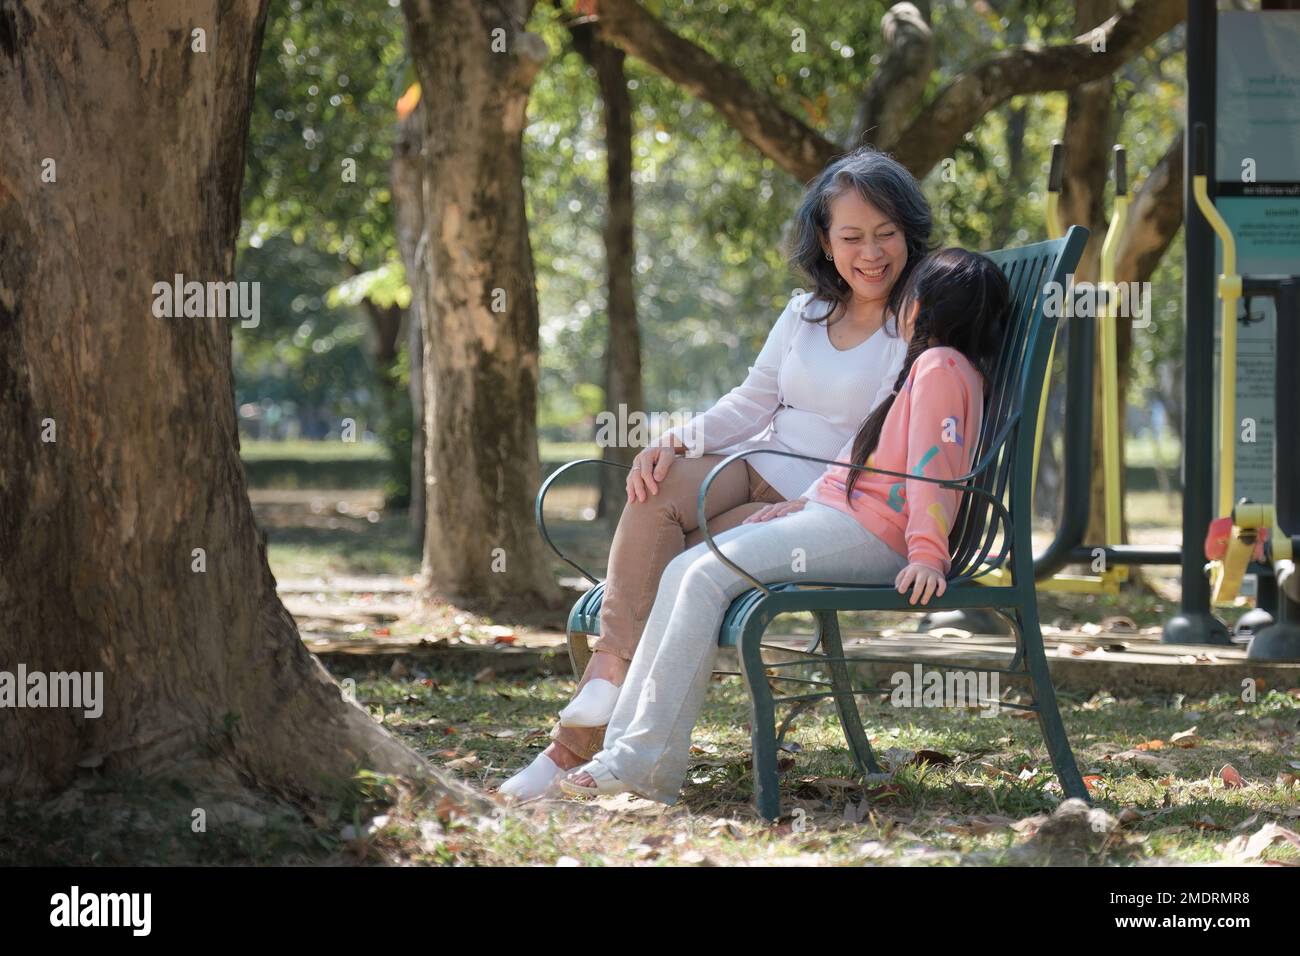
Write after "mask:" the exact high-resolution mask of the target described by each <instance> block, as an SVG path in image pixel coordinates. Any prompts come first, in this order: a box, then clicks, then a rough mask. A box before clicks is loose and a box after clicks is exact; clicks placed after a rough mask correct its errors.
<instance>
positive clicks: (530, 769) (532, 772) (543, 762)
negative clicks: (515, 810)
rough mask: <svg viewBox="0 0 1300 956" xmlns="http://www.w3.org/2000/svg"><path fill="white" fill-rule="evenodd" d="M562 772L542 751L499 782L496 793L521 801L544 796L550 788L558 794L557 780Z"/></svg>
mask: <svg viewBox="0 0 1300 956" xmlns="http://www.w3.org/2000/svg"><path fill="white" fill-rule="evenodd" d="M563 774H564V771H563V770H561V769H560V768H559V767H558V766H556V764H555V761H553V760H552V759H551V758H550V757H548V756H546V754H544V753H542V754H538V755H537V759H536V760H534V761H533V762H532V763H530V764H529V765H528V766H527V767H525V768H524V769H523V770H520V771H519V772H518V773H517V774H515V775H514V776H513V777H511V778H510V779H509V780H507V781H506V782H505V783H503V784H501V786H500V788H498V790H497V793H499V794H501V795H502V796H503V797H513V798H514V799H516V800H521V801H522V800H536V799H538V798H539V797H544V796H546V795H547V794H548V793H550V792H551V791H552V789H554V790H555V791H556V792H557V794H558V790H559V780H560V777H561V776H562V775H563Z"/></svg>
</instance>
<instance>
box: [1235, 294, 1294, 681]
mask: <svg viewBox="0 0 1300 956" xmlns="http://www.w3.org/2000/svg"><path fill="white" fill-rule="evenodd" d="M1272 284H1273V285H1274V288H1275V290H1276V292H1275V295H1274V301H1275V302H1276V303H1277V330H1276V342H1277V349H1276V351H1275V352H1274V361H1275V362H1276V363H1277V364H1276V368H1277V371H1276V373H1275V386H1274V389H1273V409H1274V410H1273V497H1274V503H1273V507H1274V509H1275V520H1276V522H1277V525H1278V527H1279V528H1281V529H1282V533H1283V534H1286V535H1288V536H1289V535H1295V534H1300V488H1298V487H1297V485H1298V484H1300V403H1297V402H1296V400H1295V394H1294V392H1292V391H1291V389H1290V388H1288V387H1284V386H1283V384H1282V383H1283V382H1290V381H1291V378H1290V375H1291V374H1293V370H1294V369H1295V368H1296V367H1297V363H1298V362H1300V276H1287V277H1285V278H1279V279H1277V280H1275V282H1274V283H1272ZM1292 563H1293V564H1294V561H1293V562H1292ZM1298 584H1300V578H1297V577H1296V575H1295V573H1294V571H1292V573H1290V575H1289V576H1286V577H1285V578H1283V577H1282V576H1279V585H1280V586H1279V587H1278V589H1277V590H1278V595H1277V615H1276V619H1275V620H1274V621H1273V623H1272V624H1269V625H1267V626H1265V627H1262V628H1260V629H1259V631H1257V632H1256V633H1255V636H1254V637H1252V638H1251V640H1250V646H1249V647H1248V648H1247V650H1246V656H1247V657H1248V658H1249V659H1251V660H1256V661H1300V587H1297V585H1298Z"/></svg>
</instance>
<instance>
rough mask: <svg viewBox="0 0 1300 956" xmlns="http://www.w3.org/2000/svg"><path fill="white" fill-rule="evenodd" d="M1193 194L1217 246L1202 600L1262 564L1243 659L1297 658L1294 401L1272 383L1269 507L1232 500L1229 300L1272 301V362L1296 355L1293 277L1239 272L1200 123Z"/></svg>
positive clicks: (1232, 306) (1299, 472)
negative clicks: (1256, 619)
mask: <svg viewBox="0 0 1300 956" xmlns="http://www.w3.org/2000/svg"><path fill="white" fill-rule="evenodd" d="M1193 155H1194V168H1193V172H1194V174H1195V175H1194V176H1193V193H1194V195H1195V197H1196V204H1197V207H1198V209H1199V210H1200V212H1201V214H1202V215H1203V216H1204V217H1205V220H1206V222H1208V223H1209V225H1210V227H1211V228H1212V229H1213V230H1214V232H1215V233H1216V234H1217V235H1218V237H1219V241H1220V242H1221V243H1222V244H1223V272H1222V273H1221V274H1220V275H1219V278H1218V295H1219V299H1220V301H1221V303H1222V312H1221V315H1222V327H1221V328H1222V336H1221V341H1222V350H1221V353H1220V354H1221V356H1222V357H1221V362H1220V364H1221V370H1220V376H1219V498H1218V505H1219V506H1218V511H1219V517H1218V518H1216V519H1214V521H1212V522H1211V523H1210V528H1209V532H1208V534H1207V535H1206V539H1205V557H1206V558H1207V559H1208V560H1209V562H1210V563H1209V565H1208V566H1207V570H1208V572H1209V578H1210V598H1211V600H1212V601H1213V603H1215V604H1231V603H1232V601H1233V599H1234V598H1236V596H1237V592H1238V590H1239V589H1240V587H1241V581H1242V578H1243V577H1244V575H1245V574H1246V571H1247V570H1248V569H1249V567H1250V566H1251V564H1252V561H1253V562H1258V563H1259V564H1261V565H1262V567H1260V569H1259V576H1260V581H1261V582H1263V581H1264V580H1266V578H1267V575H1268V574H1269V573H1270V572H1271V573H1272V575H1273V581H1274V587H1275V588H1276V594H1275V595H1273V596H1274V598H1275V599H1276V608H1277V614H1276V617H1275V618H1274V619H1273V620H1272V621H1270V622H1268V623H1266V624H1264V626H1262V627H1260V628H1259V630H1257V631H1256V632H1255V634H1254V636H1253V637H1252V638H1251V642H1250V647H1249V649H1248V651H1247V657H1249V658H1250V659H1252V660H1300V579H1298V578H1297V577H1296V574H1295V563H1294V555H1295V554H1296V553H1297V551H1298V550H1300V535H1295V536H1293V535H1291V534H1290V533H1289V529H1296V530H1300V487H1298V486H1300V448H1297V445H1296V441H1295V439H1296V438H1297V437H1300V406H1298V405H1297V402H1296V401H1295V398H1294V396H1292V395H1287V394H1285V393H1284V390H1283V389H1281V388H1274V390H1273V402H1274V426H1275V435H1274V442H1273V489H1274V496H1275V499H1276V502H1275V505H1273V504H1268V503H1259V502H1252V501H1251V500H1250V499H1248V498H1241V499H1240V500H1239V501H1236V502H1235V503H1234V501H1233V495H1234V490H1233V489H1234V479H1235V474H1236V472H1235V463H1236V435H1237V415H1236V388H1237V379H1236V371H1237V322H1238V318H1237V303H1238V300H1239V299H1241V298H1242V297H1243V296H1244V297H1245V298H1246V300H1247V302H1248V303H1249V301H1250V299H1251V298H1252V297H1255V296H1268V297H1270V298H1272V299H1273V300H1274V302H1275V303H1276V307H1277V326H1276V333H1275V334H1276V349H1275V352H1274V355H1275V356H1276V361H1277V367H1278V368H1284V367H1287V365H1289V364H1290V362H1291V361H1294V360H1295V359H1296V358H1300V276H1296V275H1279V276H1243V275H1239V274H1238V273H1237V245H1236V240H1235V238H1234V236H1233V234H1232V230H1231V229H1230V228H1229V227H1228V224H1227V223H1226V222H1225V221H1224V219H1223V217H1222V216H1221V215H1220V214H1219V211H1218V210H1217V209H1216V208H1215V206H1214V203H1213V202H1212V201H1211V199H1210V196H1209V172H1210V168H1211V163H1210V150H1209V133H1208V131H1207V129H1206V125H1205V124H1204V123H1197V124H1196V125H1195V127H1194V131H1193Z"/></svg>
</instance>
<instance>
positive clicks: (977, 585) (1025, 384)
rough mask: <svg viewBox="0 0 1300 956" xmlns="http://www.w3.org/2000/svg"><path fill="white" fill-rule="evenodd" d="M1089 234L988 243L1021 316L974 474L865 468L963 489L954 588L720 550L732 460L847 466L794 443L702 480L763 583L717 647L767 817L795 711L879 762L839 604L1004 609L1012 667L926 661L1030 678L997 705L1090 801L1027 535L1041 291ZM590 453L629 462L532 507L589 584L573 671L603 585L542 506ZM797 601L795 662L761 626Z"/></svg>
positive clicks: (994, 390)
mask: <svg viewBox="0 0 1300 956" xmlns="http://www.w3.org/2000/svg"><path fill="white" fill-rule="evenodd" d="M1087 239H1088V230H1086V229H1084V228H1083V227H1081V226H1073V227H1071V228H1070V230H1069V232H1067V233H1066V235H1065V236H1064V237H1063V238H1061V239H1056V240H1052V241H1049V242H1040V243H1035V244H1034V245H1029V246H1022V247H1020V248H1016V249H1003V250H999V251H997V252H993V253H989V255H990V257H991V258H992V259H993V260H994V261H995V262H997V263H998V265H999V266H1000V267H1001V268H1002V271H1003V272H1004V273H1005V274H1006V276H1007V278H1008V279H1009V280H1010V282H1011V290H1012V295H1013V302H1014V310H1013V324H1012V328H1011V332H1010V334H1009V335H1008V336H1007V339H1006V343H1005V345H1004V348H1003V351H1002V354H1001V355H1000V356H999V358H998V363H997V368H996V373H995V375H994V380H993V383H992V387H991V388H990V390H989V393H988V400H987V404H986V412H985V416H984V421H983V425H982V427H981V430H980V437H979V442H978V446H977V448H976V449H975V456H974V458H973V461H974V465H973V467H972V469H971V471H970V473H969V474H968V475H965V476H963V477H962V478H960V479H956V480H954V481H942V480H939V479H934V478H925V477H919V476H916V475H905V474H901V473H897V472H889V471H883V470H881V469H867V470H870V471H876V472H878V473H880V474H887V475H895V476H897V477H899V478H905V479H908V480H912V481H917V480H920V481H933V482H935V483H937V484H941V485H943V486H945V487H951V488H957V489H960V490H962V491H964V492H965V494H963V495H962V503H961V506H960V509H959V511H958V513H957V517H956V520H955V521H954V523H953V530H952V534H951V536H950V542H951V543H952V546H953V551H952V554H953V559H952V567H951V569H950V571H949V574H948V587H947V590H946V591H945V592H944V594H943V595H942V596H941V597H932V598H931V599H930V602H929V603H928V604H926V605H925V606H924V607H923V608H922V607H921V606H920V605H917V606H913V605H910V604H909V603H908V598H907V595H903V594H899V593H898V591H897V590H895V589H894V587H893V586H892V585H887V586H880V587H864V586H862V585H858V584H837V583H835V582H819V581H806V580H801V581H790V582H786V583H771V584H764V583H762V582H760V581H758V580H757V579H755V578H754V577H753V576H751V575H750V574H749V573H748V572H747V571H745V570H744V569H743V568H741V567H739V566H737V565H736V564H734V563H733V562H732V561H730V560H729V559H728V558H727V557H726V556H725V555H723V554H722V553H721V551H719V550H718V547H717V544H716V543H715V542H714V540H713V537H712V536H711V535H710V534H709V532H708V523H707V520H706V517H705V514H704V500H705V495H706V494H707V492H708V488H709V486H710V485H711V484H712V482H713V480H714V479H715V478H716V477H717V476H718V474H719V473H720V472H721V471H722V469H723V468H725V467H726V466H727V465H729V464H730V463H731V462H733V461H737V460H739V459H741V458H746V457H749V456H752V455H755V454H767V455H773V454H775V455H783V456H785V457H791V458H803V459H805V460H807V461H814V462H819V463H821V464H826V465H831V464H843V463H840V462H833V461H830V460H827V459H819V458H810V457H808V456H803V455H794V454H792V453H789V452H778V451H766V450H758V451H749V452H738V453H736V454H734V455H731V456H729V457H728V458H726V459H725V460H724V461H722V462H719V463H718V465H717V466H716V467H714V468H713V470H712V471H711V472H710V473H709V475H708V477H707V478H706V479H705V481H704V483H703V485H702V486H701V487H700V494H699V500H698V508H699V526H700V530H701V531H702V532H703V535H704V540H705V541H706V542H707V543H708V546H709V548H710V549H711V550H712V551H713V553H714V554H716V555H717V556H718V558H719V559H720V560H721V561H723V562H724V563H725V564H727V565H728V566H729V567H730V568H732V570H734V571H736V573H738V574H740V575H741V576H743V577H745V578H747V579H748V580H749V581H750V582H751V583H752V584H753V585H754V587H753V588H752V589H751V590H749V591H746V592H745V593H743V594H741V595H740V596H739V597H737V598H736V599H735V600H734V601H733V602H732V603H731V606H730V608H729V609H728V610H727V613H726V615H725V617H724V619H723V623H722V628H721V631H720V633H719V634H718V644H719V645H720V646H731V647H735V648H736V649H737V653H738V656H739V659H740V668H741V676H742V677H743V678H744V680H745V683H746V685H747V686H748V690H749V699H750V709H751V733H752V739H753V767H754V778H755V805H756V808H757V810H758V812H759V813H760V814H761V815H762V816H763V817H764V818H766V819H768V820H775V819H777V818H778V817H779V816H780V812H781V798H780V790H779V777H778V773H777V751H778V748H779V747H780V745H781V741H782V740H783V738H784V734H785V731H786V729H787V728H788V727H789V725H790V721H791V719H792V718H793V717H794V714H795V713H797V712H798V711H799V710H802V709H803V708H805V707H807V706H809V705H810V704H812V703H815V702H816V701H820V700H824V699H826V698H834V700H835V704H836V707H837V709H838V712H839V718H840V723H841V725H842V726H843V728H844V736H845V739H846V740H847V742H848V745H849V749H850V751H851V752H852V754H853V759H854V762H855V764H856V765H857V767H858V770H859V771H860V772H862V773H864V774H866V773H879V772H880V767H879V765H878V764H877V762H876V758H875V754H874V753H873V752H872V750H871V744H870V742H869V741H868V739H867V734H866V732H865V730H864V729H863V727H862V721H861V718H860V717H859V714H858V708H857V703H856V699H855V698H856V696H857V695H859V694H866V693H876V692H877V690H876V689H875V688H871V689H867V690H857V689H855V688H854V686H853V684H852V681H851V679H850V673H849V667H848V665H849V664H850V663H852V662H854V661H859V660H868V659H870V658H869V657H867V656H865V655H860V656H857V657H854V658H848V657H846V656H845V654H844V648H843V645H842V642H841V639H840V631H839V619H838V614H839V612H841V611H921V610H924V611H925V612H930V611H935V610H943V609H951V608H985V609H988V610H990V611H992V612H993V613H995V614H997V615H998V616H1000V617H1002V618H1003V619H1005V620H1007V622H1008V623H1009V624H1011V626H1012V630H1013V632H1014V633H1015V635H1016V649H1015V653H1014V654H1013V656H1012V659H1011V662H1010V664H1009V665H1008V666H1007V667H1005V668H994V667H974V666H970V665H968V664H964V663H963V664H951V663H950V664H943V663H936V662H932V661H928V660H927V661H925V662H924V663H926V664H927V665H929V666H931V667H940V668H942V667H947V668H954V669H960V670H963V671H973V672H984V673H989V674H998V675H1004V676H1007V677H1011V678H1016V679H1020V678H1024V679H1027V680H1028V682H1029V684H1030V687H1031V689H1032V696H1033V702H1032V703H1029V704H1017V703H1012V702H1009V701H1002V700H999V701H997V704H998V705H999V706H1002V707H1008V708H1013V709H1020V710H1025V711H1030V712H1033V713H1036V714H1037V715H1038V724H1039V728H1040V729H1041V731H1042V734H1043V739H1044V741H1045V742H1046V744H1047V750H1048V753H1049V754H1050V755H1051V758H1052V766H1053V768H1054V769H1055V771H1056V775H1057V779H1058V781H1059V782H1060V785H1061V789H1062V791H1063V792H1064V793H1065V795H1066V796H1069V797H1079V798H1081V799H1083V800H1085V801H1087V802H1089V803H1091V800H1090V798H1089V796H1088V791H1087V788H1086V787H1085V785H1084V782H1083V778H1082V777H1081V776H1080V774H1079V769H1078V766H1077V765H1076V764H1075V760H1074V753H1073V752H1072V751H1071V749H1070V742H1069V740H1068V738H1067V737H1066V733H1065V726H1064V724H1063V723H1062V721H1061V714H1060V710H1059V709H1058V707H1057V703H1056V692H1055V690H1054V689H1053V687H1052V681H1051V676H1050V674H1049V673H1048V668H1047V659H1046V655H1045V653H1044V650H1043V636H1042V631H1041V630H1040V628H1039V622H1038V597H1037V594H1036V592H1035V590H1034V553H1033V546H1032V543H1031V540H1030V505H1031V501H1032V495H1031V490H1032V489H1031V481H1032V477H1031V476H1032V470H1033V458H1034V437H1035V436H1034V432H1035V428H1034V425H1035V421H1036V419H1037V413H1038V403H1039V401H1040V398H1041V395H1042V387H1043V378H1044V376H1045V375H1046V373H1047V362H1048V352H1049V349H1050V347H1051V344H1052V339H1053V336H1054V335H1055V332H1056V322H1057V317H1056V316H1055V315H1048V314H1047V310H1046V308H1045V297H1044V289H1045V287H1046V286H1047V284H1048V283H1052V282H1055V283H1059V287H1060V288H1061V289H1064V288H1065V287H1066V277H1067V276H1068V275H1069V274H1070V273H1071V272H1073V270H1074V268H1075V266H1076V265H1077V263H1078V261H1079V257H1080V256H1081V255H1082V254H1083V247H1084V245H1085V244H1086V242H1087ZM1022 426H1023V427H1022ZM585 464H599V465H614V466H615V467H622V468H624V469H626V466H622V465H617V464H615V463H612V462H606V461H603V460H601V459H584V460H582V461H576V462H570V463H569V464H567V465H564V466H563V467H561V468H559V469H557V470H556V471H555V472H554V473H553V474H551V476H550V477H549V478H547V480H546V482H545V483H544V484H543V485H542V487H541V488H540V489H539V491H538V493H537V504H536V516H537V526H538V530H539V531H540V532H541V534H542V537H543V539H545V541H546V543H547V544H548V545H550V547H551V549H552V550H553V551H555V553H556V554H557V555H559V556H560V558H561V559H563V560H564V561H565V562H567V563H568V564H569V565H570V566H571V567H573V568H574V569H576V570H577V571H578V573H580V574H581V575H582V576H583V577H585V578H587V579H588V580H589V581H591V582H592V585H593V587H592V588H591V590H589V591H587V592H585V593H584V594H583V595H582V596H581V597H580V598H579V599H578V601H577V603H576V604H575V605H574V606H573V610H572V611H571V612H570V613H569V620H568V636H569V655H570V659H571V660H572V662H573V668H574V672H575V673H577V674H581V673H582V671H583V670H584V669H585V668H586V665H587V660H588V659H589V658H590V655H591V651H590V645H589V644H588V640H587V639H588V636H594V635H599V633H600V605H601V601H602V598H603V596H604V590H605V588H604V583H603V582H601V581H599V580H598V579H597V578H596V577H594V576H593V575H591V574H590V573H588V571H587V570H586V569H585V568H582V567H581V566H579V565H578V564H577V563H576V562H574V561H572V560H570V559H569V558H568V557H567V556H565V555H564V554H563V553H562V552H561V551H560V549H559V548H557V547H556V546H555V543H554V542H553V541H552V540H551V537H550V534H549V533H548V532H547V529H546V523H545V520H544V516H543V505H544V502H545V498H546V493H547V491H548V490H549V489H550V487H551V486H552V485H553V484H554V482H555V481H556V480H557V479H558V478H559V477H560V476H561V475H562V474H563V473H565V472H567V471H568V470H569V469H571V468H575V467H578V466H580V465H585ZM995 549H996V550H995ZM1002 567H1006V568H1007V569H1009V571H1010V581H1011V583H1010V584H986V583H983V582H981V581H980V578H982V577H985V576H987V575H988V574H989V573H990V572H991V571H993V570H994V569H998V568H1002ZM788 612H811V613H812V614H813V616H814V620H815V622H816V633H815V635H814V638H813V640H812V642H811V643H810V645H809V646H808V648H807V649H806V650H804V651H801V652H795V654H796V656H795V658H794V659H793V660H785V661H777V662H770V661H769V662H765V661H764V660H763V650H764V648H765V647H768V648H769V649H771V647H770V645H764V644H763V642H762V641H763V634H764V632H765V631H766V629H767V626H768V625H769V624H770V623H771V622H772V620H773V619H774V618H775V617H776V616H777V615H779V614H783V613H788ZM781 650H782V651H785V652H787V653H789V652H790V651H791V649H790V648H788V647H783V648H781ZM887 659H888V660H890V661H897V662H898V663H909V662H910V661H908V660H898V659H897V658H893V657H890V658H887ZM813 662H816V663H819V664H824V665H827V668H828V670H829V672H830V680H829V681H824V680H822V681H813V680H806V679H803V678H791V677H783V676H772V675H770V674H769V671H774V670H779V669H783V668H786V667H793V666H807V665H808V664H810V663H813ZM786 682H790V683H794V684H795V685H796V686H803V687H808V686H810V685H811V686H814V687H817V688H826V689H818V690H813V691H811V692H807V693H798V694H789V695H785V696H780V697H778V696H776V695H775V694H774V692H773V689H772V684H773V683H786ZM781 703H783V704H794V705H795V710H794V713H791V714H790V716H788V717H787V718H786V720H785V721H784V723H783V724H782V726H781V728H780V731H779V732H778V729H777V726H776V705H777V704H781ZM985 703H992V702H991V701H990V702H985Z"/></svg>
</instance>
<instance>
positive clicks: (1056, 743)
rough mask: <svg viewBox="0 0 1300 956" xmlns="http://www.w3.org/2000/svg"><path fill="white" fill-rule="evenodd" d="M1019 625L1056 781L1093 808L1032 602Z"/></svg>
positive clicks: (1019, 615)
mask: <svg viewBox="0 0 1300 956" xmlns="http://www.w3.org/2000/svg"><path fill="white" fill-rule="evenodd" d="M1016 623H1017V625H1018V626H1019V630H1020V645H1021V648H1022V649H1023V651H1024V655H1025V664H1026V666H1027V668H1028V670H1029V679H1030V681H1031V683H1032V684H1033V688H1034V703H1035V704H1037V706H1038V727H1039V729H1040V730H1041V731H1042V734H1043V741H1044V743H1046V744H1047V752H1048V753H1049V754H1050V755H1051V757H1052V767H1053V769H1055V770H1056V778H1057V780H1059V781H1060V784H1061V790H1062V791H1063V792H1064V793H1065V795H1066V796H1067V797H1078V798H1079V799H1080V800H1083V801H1085V802H1086V803H1088V804H1089V805H1091V804H1092V797H1091V796H1089V794H1088V788H1087V786H1085V785H1084V782H1083V777H1082V776H1081V775H1080V774H1079V766H1078V764H1076V763H1075V761H1074V751H1073V750H1071V749H1070V739H1069V737H1067V736H1066V733H1065V723H1064V722H1063V721H1062V720H1061V711H1060V709H1059V708H1058V707H1057V704H1056V690H1055V688H1053V687H1052V675H1051V673H1050V672H1049V671H1048V669H1047V654H1046V652H1044V650H1043V632H1042V631H1041V630H1040V629H1039V626H1038V608H1037V607H1036V606H1035V603H1034V602H1033V601H1032V600H1031V601H1027V602H1026V603H1025V605H1024V606H1023V607H1021V608H1018V609H1017V611H1016Z"/></svg>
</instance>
